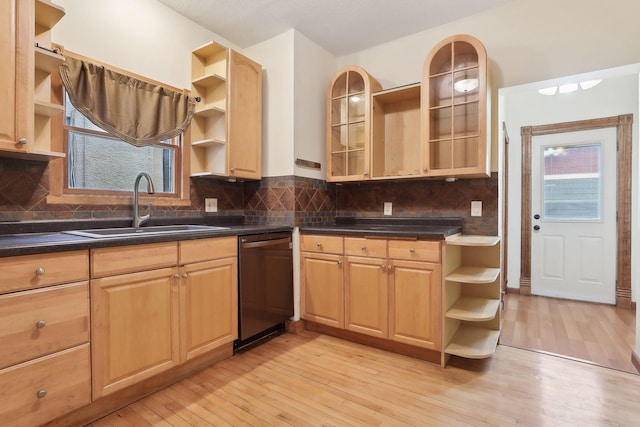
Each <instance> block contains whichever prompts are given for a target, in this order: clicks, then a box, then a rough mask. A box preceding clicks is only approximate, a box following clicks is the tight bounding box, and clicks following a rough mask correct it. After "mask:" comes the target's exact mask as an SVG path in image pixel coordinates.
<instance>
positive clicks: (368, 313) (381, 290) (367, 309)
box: [345, 257, 389, 338]
mask: <svg viewBox="0 0 640 427" xmlns="http://www.w3.org/2000/svg"><path fill="white" fill-rule="evenodd" d="M387 277H388V274H387V263H386V260H385V259H379V258H361V257H347V262H346V273H345V328H346V329H348V330H350V331H353V332H359V333H361V334H366V335H371V336H374V337H378V338H387V337H388V330H389V329H388V323H389V322H388V316H389V315H388V312H389V304H388V289H389V286H388V284H387Z"/></svg>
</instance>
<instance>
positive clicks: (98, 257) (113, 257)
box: [91, 242, 178, 277]
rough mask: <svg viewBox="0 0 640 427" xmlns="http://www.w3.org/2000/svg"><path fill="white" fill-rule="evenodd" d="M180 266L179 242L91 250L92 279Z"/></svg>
mask: <svg viewBox="0 0 640 427" xmlns="http://www.w3.org/2000/svg"><path fill="white" fill-rule="evenodd" d="M177 264H178V242H165V243H152V244H148V245H135V246H116V247H113V248H99V249H92V250H91V277H105V276H112V275H116V274H125V273H133V272H136V271H144V270H153V269H156V268H163V267H174V266H176V265H177Z"/></svg>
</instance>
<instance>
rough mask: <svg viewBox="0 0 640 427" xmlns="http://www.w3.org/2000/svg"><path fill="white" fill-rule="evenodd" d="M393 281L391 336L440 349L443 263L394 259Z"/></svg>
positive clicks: (390, 305) (390, 300) (391, 281)
mask: <svg viewBox="0 0 640 427" xmlns="http://www.w3.org/2000/svg"><path fill="white" fill-rule="evenodd" d="M389 280H390V282H389V283H390V287H389V310H390V312H389V315H390V316H389V338H390V339H392V340H393V341H397V342H401V343H404V344H409V345H413V346H417V347H423V348H428V349H430V350H436V351H440V349H441V340H440V336H441V325H442V320H441V313H440V311H441V310H440V307H441V304H442V302H441V292H442V291H441V281H442V278H441V272H440V264H436V263H428V262H412V261H400V260H393V269H392V274H390V275H389Z"/></svg>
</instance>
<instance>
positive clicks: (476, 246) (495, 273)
mask: <svg viewBox="0 0 640 427" xmlns="http://www.w3.org/2000/svg"><path fill="white" fill-rule="evenodd" d="M444 259H445V261H446V263H445V266H444V277H445V286H444V297H443V308H444V312H445V319H444V328H443V329H444V336H443V347H444V354H443V357H442V365H443V366H444V365H446V363H447V361H448V359H449V356H450V355H456V356H461V357H466V358H472V359H481V358H487V357H490V356H491V355H493V353H494V352H495V349H496V346H497V344H498V339H499V337H500V299H501V289H500V259H501V258H500V239H499V238H498V237H495V236H462V235H455V236H450V237H447V238H446V239H445V245H444Z"/></svg>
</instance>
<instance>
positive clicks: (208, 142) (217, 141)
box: [191, 138, 226, 148]
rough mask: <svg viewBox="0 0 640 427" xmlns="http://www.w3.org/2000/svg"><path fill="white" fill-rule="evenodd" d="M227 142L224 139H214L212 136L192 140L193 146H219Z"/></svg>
mask: <svg viewBox="0 0 640 427" xmlns="http://www.w3.org/2000/svg"><path fill="white" fill-rule="evenodd" d="M225 144H226V142H225V141H223V140H222V139H214V138H210V139H201V140H199V141H192V142H191V146H192V147H203V148H204V147H218V146H220V145H225Z"/></svg>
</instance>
